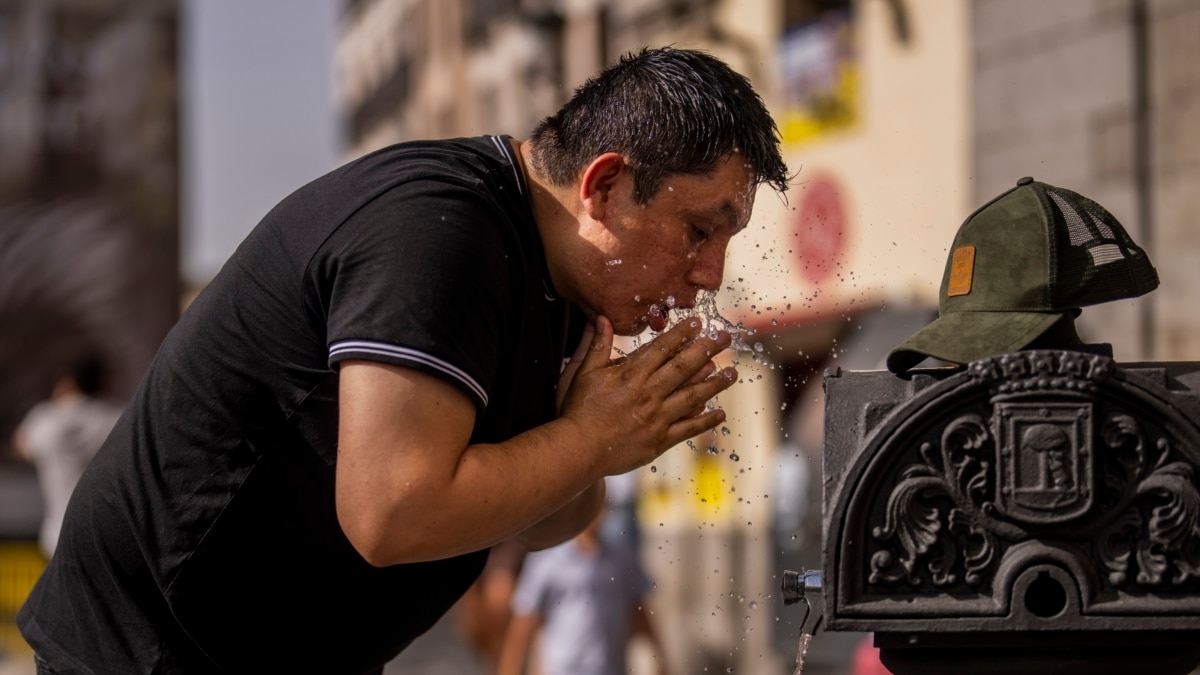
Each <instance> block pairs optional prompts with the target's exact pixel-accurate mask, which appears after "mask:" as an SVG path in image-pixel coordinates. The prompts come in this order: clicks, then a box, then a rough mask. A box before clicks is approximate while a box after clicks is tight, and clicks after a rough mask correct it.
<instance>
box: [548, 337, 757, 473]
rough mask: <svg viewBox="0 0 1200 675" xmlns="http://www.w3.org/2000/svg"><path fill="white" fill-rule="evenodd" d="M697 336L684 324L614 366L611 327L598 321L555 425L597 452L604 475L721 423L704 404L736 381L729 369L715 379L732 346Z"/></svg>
mask: <svg viewBox="0 0 1200 675" xmlns="http://www.w3.org/2000/svg"><path fill="white" fill-rule="evenodd" d="M700 331H701V325H700V321H699V320H697V319H690V320H688V321H685V322H683V323H681V324H679V325H678V326H675V327H674V328H672V329H671V330H669V331H667V332H665V333H663V334H662V335H660V336H658V337H657V338H655V339H654V341H653V342H651V343H649V344H647V345H645V346H643V347H641V348H639V349H638V350H637V351H635V352H633V353H632V354H630V355H628V356H627V357H625V358H623V359H620V360H616V361H614V360H612V359H610V358H609V356H610V354H611V351H612V342H613V330H612V324H610V323H609V322H608V320H607V319H605V318H604V317H599V318H597V320H596V329H595V332H594V335H593V336H592V339H591V344H590V347H589V349H588V352H587V354H586V355H583V357H582V360H581V361H580V362H579V363H578V365H577V366H576V367H575V372H574V375H573V378H572V379H571V380H570V387H569V388H568V389H567V391H566V392H565V396H564V397H563V400H562V405H561V418H562V419H565V420H569V421H571V422H572V423H574V424H575V425H577V427H578V428H579V433H580V435H581V437H582V438H587V439H594V440H593V443H594V444H596V445H599V446H600V449H601V450H602V455H601V457H598V458H597V460H598V461H599V466H600V467H601V472H602V474H603V475H609V476H611V475H616V474H621V473H625V472H627V471H631V470H633V469H636V468H638V467H640V466H643V465H645V464H647V463H649V462H650V461H653V460H654V459H655V458H656V457H658V456H659V455H660V454H662V453H663V452H664V451H666V450H667V449H668V448H670V447H671V446H673V445H675V444H677V443H680V442H682V441H684V440H686V439H688V438H691V437H693V436H695V435H697V434H700V433H702V432H704V431H707V430H709V429H712V428H713V427H715V426H717V425H718V424H720V423H721V422H723V421H724V420H725V412H724V411H723V410H721V409H719V408H714V409H711V410H708V409H706V406H705V404H706V402H707V401H708V400H709V399H711V398H712V397H713V396H716V395H717V394H718V393H720V392H722V391H724V390H725V389H727V388H729V386H730V385H732V384H733V383H734V382H735V381H737V371H736V370H735V369H733V368H724V369H722V370H721V371H719V372H717V370H716V364H715V363H714V362H713V357H714V356H716V355H717V354H718V353H720V352H721V351H723V350H724V349H726V348H728V347H729V345H730V342H731V340H730V337H729V334H728V333H726V332H724V331H722V332H719V333H718V334H717V336H716V337H715V338H710V337H706V336H703V335H701V334H700ZM580 347H581V349H582V347H583V345H582V344H581V345H580ZM579 354H580V352H579V351H578V350H577V351H576V356H579ZM575 360H576V359H574V358H573V359H572V362H574V361H575ZM565 375H566V373H565V372H564V376H565ZM560 395H561V392H560Z"/></svg>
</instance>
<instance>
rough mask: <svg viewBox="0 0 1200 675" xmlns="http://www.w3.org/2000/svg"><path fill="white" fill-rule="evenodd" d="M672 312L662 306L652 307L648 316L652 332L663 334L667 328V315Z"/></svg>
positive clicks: (647, 320) (647, 319)
mask: <svg viewBox="0 0 1200 675" xmlns="http://www.w3.org/2000/svg"><path fill="white" fill-rule="evenodd" d="M670 311H671V310H670V309H669V308H667V307H662V306H661V305H650V311H649V312H648V313H647V314H646V322H647V324H649V326H650V330H652V331H654V332H655V333H659V332H662V331H663V330H664V329H665V328H666V327H667V320H668V317H667V314H668V313H669V312H670Z"/></svg>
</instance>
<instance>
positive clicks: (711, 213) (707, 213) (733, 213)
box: [689, 202, 745, 233]
mask: <svg viewBox="0 0 1200 675" xmlns="http://www.w3.org/2000/svg"><path fill="white" fill-rule="evenodd" d="M689 215H690V216H691V217H693V218H699V219H701V220H706V221H708V222H710V223H712V224H713V225H715V226H717V227H725V228H726V229H728V230H730V231H732V232H734V233H737V232H740V231H741V230H742V228H744V227H745V226H744V225H742V226H739V225H738V212H737V209H735V208H733V204H731V203H729V202H724V203H722V204H721V205H720V206H716V207H712V208H703V209H697V210H694V211H692V212H691V213H690V214H689Z"/></svg>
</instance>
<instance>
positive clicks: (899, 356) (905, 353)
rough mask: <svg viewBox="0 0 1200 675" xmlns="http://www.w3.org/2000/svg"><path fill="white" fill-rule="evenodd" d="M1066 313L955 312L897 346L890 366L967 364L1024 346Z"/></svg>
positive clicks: (896, 369)
mask: <svg viewBox="0 0 1200 675" xmlns="http://www.w3.org/2000/svg"><path fill="white" fill-rule="evenodd" d="M1064 314H1065V312H951V313H949V314H945V315H942V316H940V317H938V318H936V319H934V320H933V321H932V322H931V323H930V324H929V325H928V326H925V327H924V328H922V329H921V330H919V331H917V332H916V333H914V334H913V336H912V337H910V338H908V339H907V340H905V341H904V342H902V343H900V345H898V346H897V347H896V348H895V349H893V350H892V351H891V352H890V353H889V354H888V357H887V368H888V370H890V371H892V372H893V373H902V372H904V371H906V370H908V369H909V368H912V367H913V366H915V365H917V364H918V363H920V362H921V361H924V360H925V359H926V358H928V357H931V356H932V357H933V358H935V359H941V360H942V361H949V362H950V363H958V364H966V363H970V362H971V361H975V360H977V359H982V358H986V357H988V356H995V355H996V354H1005V353H1007V352H1013V351H1016V350H1018V349H1023V348H1024V347H1026V346H1027V345H1029V343H1031V342H1033V341H1034V340H1036V339H1037V338H1038V336H1039V335H1041V334H1042V333H1045V332H1046V331H1047V330H1048V329H1049V328H1050V327H1051V326H1053V325H1054V322H1056V321H1058V320H1059V319H1060V318H1062V316H1063V315H1064Z"/></svg>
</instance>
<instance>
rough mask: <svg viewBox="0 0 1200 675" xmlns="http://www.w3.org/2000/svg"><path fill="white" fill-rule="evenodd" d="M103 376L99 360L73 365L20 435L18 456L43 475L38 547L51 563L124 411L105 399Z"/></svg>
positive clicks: (86, 359)
mask: <svg viewBox="0 0 1200 675" xmlns="http://www.w3.org/2000/svg"><path fill="white" fill-rule="evenodd" d="M103 373H104V364H103V361H102V360H101V359H100V358H99V357H98V356H95V355H93V354H90V353H89V354H86V355H84V356H81V357H79V358H76V359H74V360H72V361H71V362H70V363H69V364H68V365H67V366H66V367H65V368H64V370H63V371H62V373H61V374H60V375H59V376H58V378H57V379H55V381H54V388H53V389H52V390H51V392H50V398H49V399H47V400H45V401H42V402H41V403H38V404H37V405H35V406H33V408H31V409H30V410H29V412H28V413H27V414H26V415H25V417H24V419H22V420H21V424H20V426H18V427H17V430H16V433H15V434H14V438H13V447H14V449H15V450H16V451H17V455H18V456H21V457H24V458H25V459H27V460H29V461H31V462H33V465H34V466H35V467H36V469H37V478H38V486H39V487H40V488H41V491H42V503H43V507H44V509H45V514H44V515H43V517H42V526H41V529H40V530H39V533H38V544H39V546H40V547H41V549H42V553H43V554H44V555H45V556H46V557H47V558H49V557H51V556H53V555H54V547H55V545H56V544H57V542H58V530H59V528H60V527H61V526H62V519H63V512H64V511H65V510H66V508H67V500H68V499H69V498H70V496H71V491H72V490H74V489H75V483H77V482H79V476H80V475H81V474H82V473H83V470H84V468H85V467H86V466H87V465H88V462H90V461H92V457H93V456H94V455H95V454H96V451H97V450H99V449H100V444H101V443H103V442H104V439H105V438H106V437H107V436H108V432H109V431H111V430H112V428H113V425H114V424H116V422H117V418H118V417H120V416H121V410H122V408H121V406H120V405H118V404H117V403H115V402H113V401H108V400H105V399H104V398H103V397H102V396H101V391H100V390H101V385H102V380H103Z"/></svg>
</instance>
